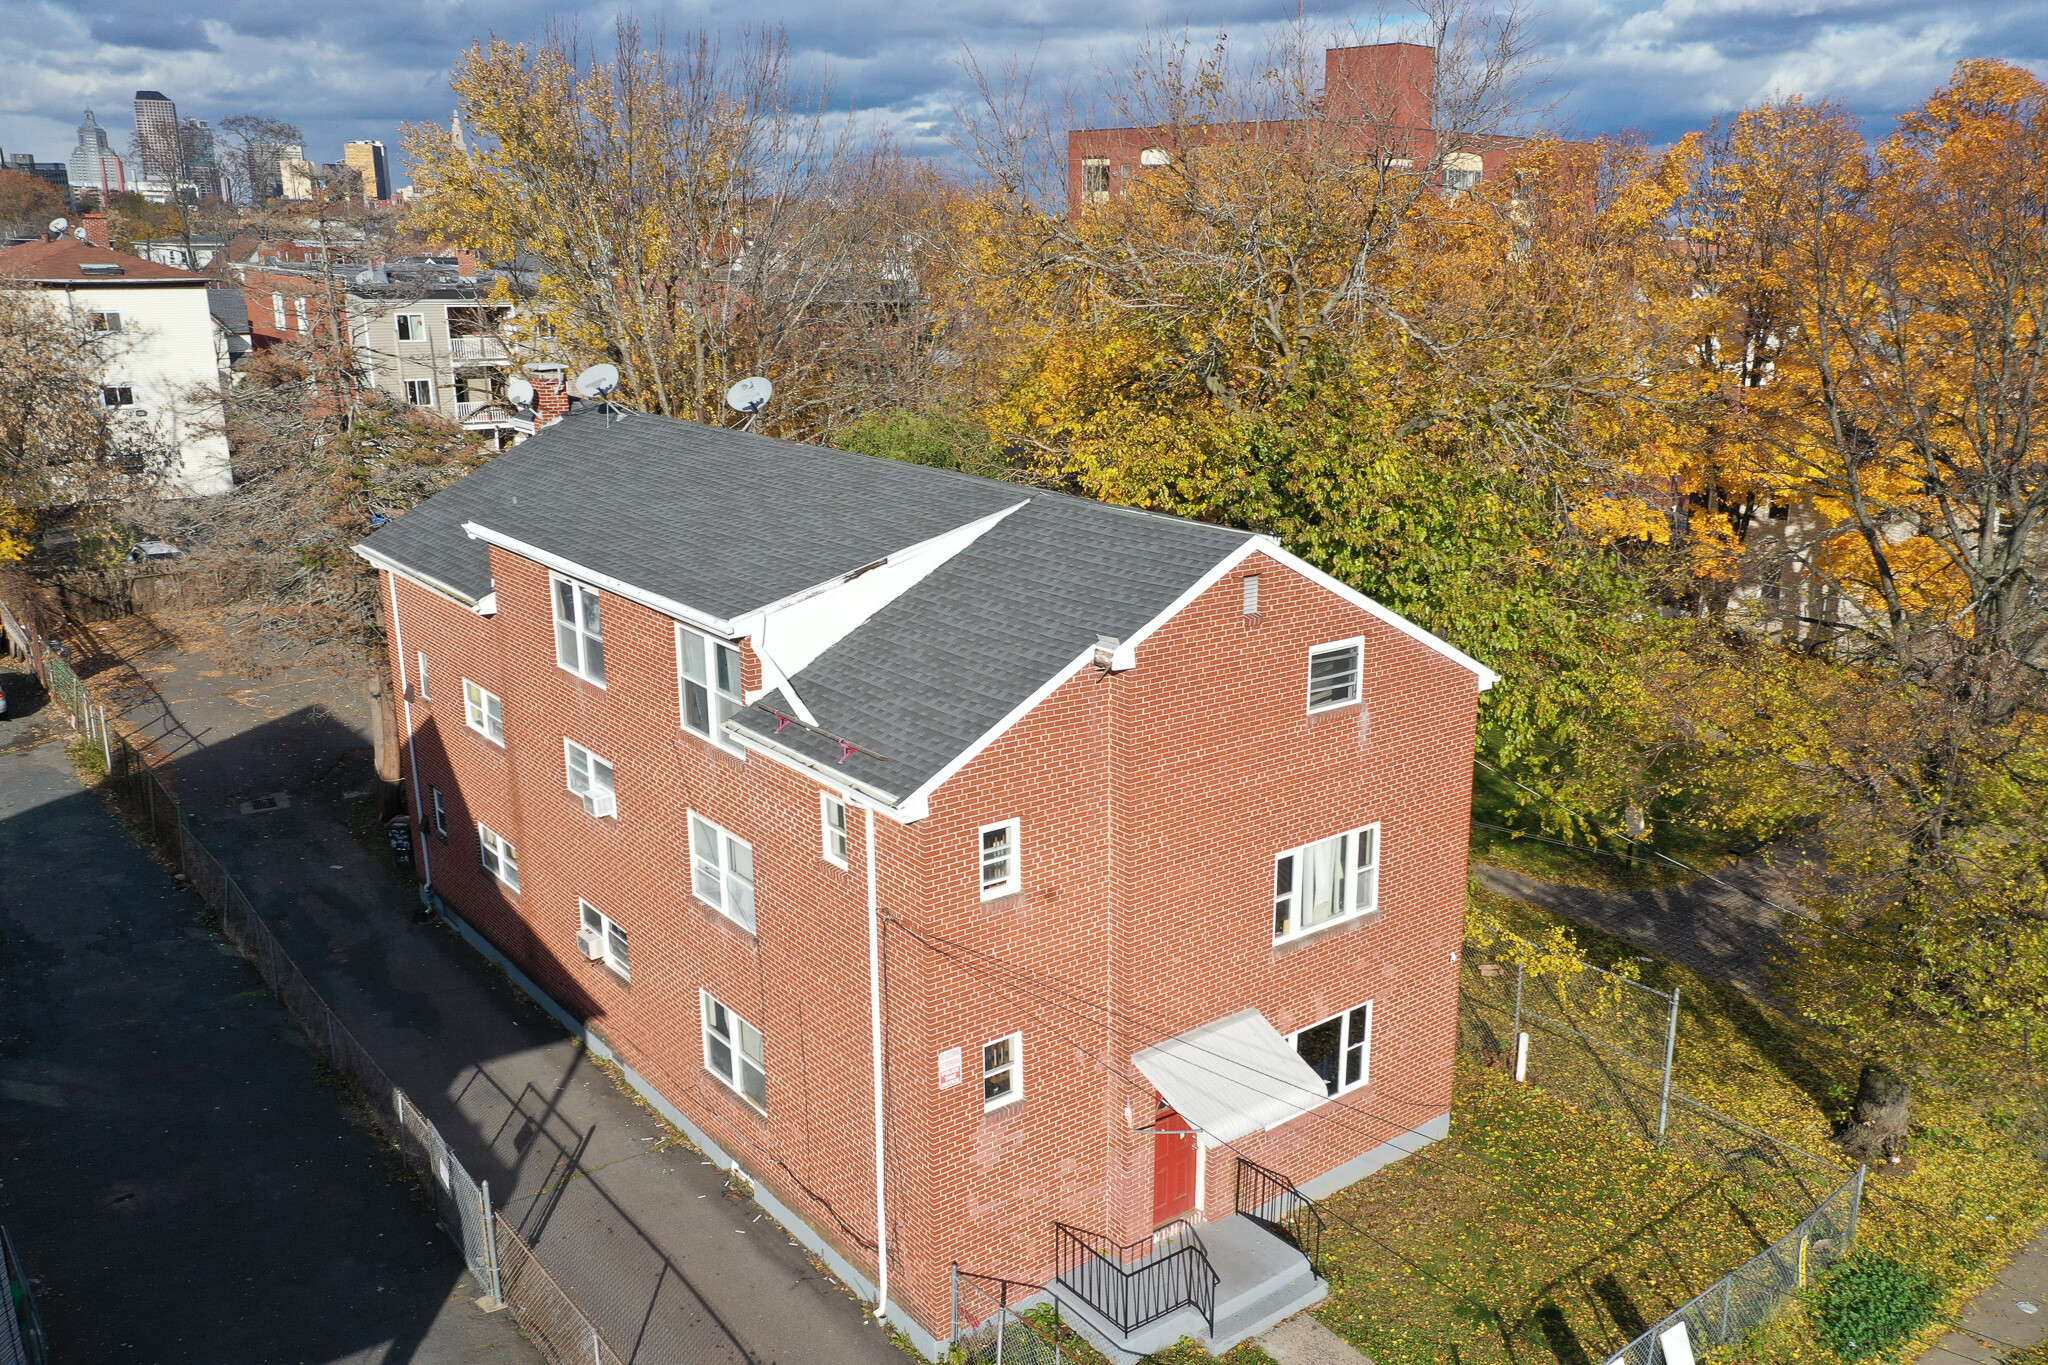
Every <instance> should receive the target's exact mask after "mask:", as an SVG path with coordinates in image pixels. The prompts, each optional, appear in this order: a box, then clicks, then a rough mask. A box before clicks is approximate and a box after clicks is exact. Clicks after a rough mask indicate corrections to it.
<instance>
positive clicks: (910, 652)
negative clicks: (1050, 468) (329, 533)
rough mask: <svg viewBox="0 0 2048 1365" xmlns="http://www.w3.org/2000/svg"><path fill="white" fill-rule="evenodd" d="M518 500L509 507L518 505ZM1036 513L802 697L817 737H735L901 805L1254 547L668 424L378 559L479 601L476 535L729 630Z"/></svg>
mask: <svg viewBox="0 0 2048 1365" xmlns="http://www.w3.org/2000/svg"><path fill="white" fill-rule="evenodd" d="M515 498H516V499H517V501H516V502H515V501H514V499H515ZM1026 499H1028V500H1029V501H1028V503H1027V505H1026V506H1024V507H1023V508H1021V509H1020V510H1018V511H1016V512H1014V513H1012V514H1011V515H1010V516H1007V517H1005V518H1004V519H1003V520H1001V521H1000V522H998V523H997V524H996V525H995V526H994V527H992V528H991V529H989V530H988V531H986V532H985V533H983V534H982V535H981V536H980V537H979V538H978V539H977V540H976V541H975V542H974V543H973V544H972V545H970V546H968V547H967V548H966V549H964V550H962V551H960V552H959V553H958V554H957V555H955V556H954V557H953V558H952V559H950V560H948V561H947V562H946V563H944V564H943V565H941V566H940V567H939V568H937V569H936V570H934V571H933V572H932V573H931V574H930V575H928V576H927V577H926V578H924V579H923V580H922V581H921V582H919V583H918V584H916V585H915V586H914V587H912V588H911V589H910V590H909V591H908V592H906V593H904V594H903V595H902V596H901V597H899V598H897V599H896V600H895V601H894V602H892V603H890V604H889V605H888V606H886V607H884V608H883V609H882V610H881V611H879V612H877V613H876V614H875V615H874V616H873V617H872V618H870V619H869V620H867V621H866V622H864V623H863V624H862V625H861V626H859V627H858V628H857V629H855V630H854V631H853V632H852V633H850V634H849V635H847V636H846V637H845V638H844V639H842V640H841V641H839V642H838V643H837V644H836V645H834V646H832V647H831V648H830V649H828V650H826V651H825V652H824V653H823V654H821V655H819V656H818V657H817V658H816V659H814V660H812V661H811V663H810V664H809V665H808V666H807V667H805V668H804V669H803V670H801V671H800V672H799V673H798V674H797V675H796V676H795V677H794V678H793V679H791V682H792V685H793V686H794V687H795V689H796V691H797V693H798V694H799V695H800V696H801V697H802V698H803V700H804V702H805V704H806V705H807V706H808V707H809V708H810V710H811V712H812V714H813V715H814V716H816V718H817V721H818V726H819V729H821V730H824V731H827V732H830V733H831V734H833V735H837V736H843V737H844V738H845V739H846V740H848V741H849V742H851V743H853V744H855V745H858V746H860V752H857V753H855V754H854V755H853V756H852V757H851V758H850V759H848V760H847V761H846V762H845V763H844V764H843V765H842V764H840V762H839V759H840V757H841V750H840V747H839V745H838V744H837V743H835V742H833V740H831V739H829V738H827V737H826V736H824V735H821V734H817V733H814V732H812V731H810V730H808V729H806V728H804V727H802V726H800V725H795V724H792V725H789V726H787V727H785V728H783V729H782V732H781V733H780V734H777V733H776V731H777V728H778V726H779V725H780V724H781V722H780V720H779V719H778V714H777V713H778V712H779V713H780V714H781V715H784V716H786V715H788V714H789V713H790V711H791V707H790V705H789V703H788V701H787V700H786V699H784V697H783V696H782V694H781V693H780V692H779V691H777V692H771V693H769V694H768V695H767V696H764V697H762V698H761V699H760V700H759V701H757V702H756V703H755V704H754V705H753V706H751V707H749V708H747V709H746V710H744V711H742V712H741V713H740V714H739V716H738V717H736V720H735V723H736V724H737V725H738V726H740V727H741V728H743V729H746V730H749V731H751V732H753V733H756V734H758V735H760V736H762V737H764V738H772V739H773V740H774V742H775V743H777V744H779V745H781V746H782V747H784V748H787V749H791V750H794V751H796V752H798V753H801V754H804V755H806V756H808V757H811V758H813V759H816V760H819V761H821V762H823V763H825V764H827V765H829V766H832V767H833V768H835V769H836V770H838V771H840V772H842V773H844V774H845V775H846V776H848V777H851V778H853V779H855V780H858V781H860V782H863V783H865V784H867V785H868V786H870V787H873V788H875V789H878V790H880V791H884V792H888V793H891V794H892V795H894V796H896V797H899V798H901V797H906V796H908V795H910V794H911V793H912V792H914V791H915V790H917V789H918V787H920V786H921V785H923V784H924V782H925V781H926V780H927V779H929V778H931V777H932V776H934V775H935V774H937V773H938V772H939V771H940V770H941V769H943V768H944V767H945V766H946V765H947V764H948V763H950V762H952V761H953V760H954V759H955V758H956V757H958V756H959V755H960V754H961V753H963V752H964V751H965V750H967V749H968V748H969V747H970V746H972V745H973V744H974V742H975V741H976V740H978V739H980V738H981V737H982V736H983V735H985V734H986V733H987V732H988V731H989V730H990V729H992V728H993V727H994V726H995V725H996V724H997V723H998V722H1000V721H1001V720H1002V719H1003V717H1005V716H1007V715H1008V714H1009V713H1010V712H1011V711H1012V710H1014V709H1015V708H1016V707H1017V706H1018V705H1019V704H1020V703H1021V702H1023V701H1025V700H1026V699H1027V698H1029V697H1030V696H1031V695H1032V693H1034V692H1035V691H1037V690H1038V689H1039V688H1040V687H1041V686H1043V685H1044V684H1045V683H1046V682H1047V681H1049V680H1050V679H1051V678H1053V677H1054V676H1055V675H1056V674H1058V673H1059V672H1060V670H1061V669H1063V668H1064V667H1066V666H1067V665H1068V664H1069V663H1071V662H1072V661H1073V660H1074V658H1075V657H1076V656H1077V655H1078V654H1080V653H1081V651H1083V650H1085V649H1087V648H1089V647H1090V646H1091V645H1093V643H1094V642H1095V640H1096V638H1097V637H1098V636H1101V635H1109V636H1114V637H1116V638H1118V639H1123V638H1126V637H1128V636H1130V635H1132V634H1134V633H1135V632H1136V631H1137V630H1138V629H1139V628H1140V627H1142V626H1143V625H1145V624H1146V623H1147V622H1148V621H1150V620H1152V619H1153V618H1154V617H1155V616H1157V615H1158V614H1159V613H1160V612H1161V611H1163V610H1165V609H1166V608H1167V607H1168V606H1170V605H1171V604H1172V603H1173V601H1174V600H1175V599H1176V598H1178V597H1179V596H1180V595H1181V594H1182V593H1183V592H1185V591H1186V590H1187V589H1188V588H1189V587H1190V586H1191V585H1192V584H1193V583H1194V582H1195V581H1196V580H1197V579H1199V578H1200V577H1201V576H1202V575H1203V574H1204V573H1206V572H1207V571H1208V570H1210V569H1211V568H1213V567H1214V566H1215V565H1216V563H1217V562H1218V561H1219V560H1221V559H1223V558H1224V557H1225V556H1227V555H1229V554H1230V553H1231V552H1232V551H1234V550H1236V549H1237V548H1238V547H1239V546H1241V545H1242V544H1243V543H1244V542H1245V540H1246V539H1247V538H1248V533H1246V532H1243V531H1234V530H1229V529H1227V528H1224V527H1218V526H1208V525H1203V524H1201V523H1199V522H1191V521H1182V520H1179V519H1177V518H1172V517H1164V516H1158V515H1155V514H1151V513H1146V512H1138V511H1133V510H1131V509H1128V508H1120V507H1111V506H1107V505H1105V504H1102V503H1096V502H1090V501H1088V500H1086V499H1083V498H1074V497H1068V496H1065V495H1062V494H1057V493H1047V492H1044V491H1042V490H1037V489H1031V488H1025V487H1020V486H1018V485H1016V484H1007V483H1001V482H998V481H995V480H991V479H982V478H977V477H975V476H972V475H967V474H958V473H954V472H952V471H948V470H938V469H930V468H926V467H924V466H920V465H909V464H900V463H897V462H895V461H891V460H880V459H873V458H870V457H868V456H864V455H854V454H850V453H847V452H845V451H838V450H832V449H829V448H826V447H823V446H809V445H798V444H793V443H790V442H786V441H776V440H770V439H768V438H765V437H758V436H749V435H745V434H742V433H739V432H733V431H727V430H723V429H720V428H714V427H705V426H699V425H696V424H694V423H688V422H676V421H670V420H667V419H663V418H652V417H640V416H634V417H628V418H627V419H625V420H624V421H621V422H617V423H614V424H611V425H606V420H605V418H604V417H603V416H602V415H600V414H597V413H594V412H582V413H578V414H576V415H574V416H572V417H571V418H569V419H568V420H567V421H565V422H563V423H561V424H560V425H558V426H555V427H551V428H549V429H548V430H547V431H545V432H543V433H542V434H541V435H539V436H536V437H534V438H533V439H532V440H530V441H527V442H526V443H525V444H523V445H520V446H517V447H515V448H514V449H512V450H511V451H509V452H507V453H506V454H503V455H500V456H498V457H497V458H496V459H495V460H493V461H492V462H491V463H490V464H488V465H486V466H484V467H483V468H482V469H480V470H478V471H477V472H476V473H474V474H471V475H469V476H468V477H467V478H465V479H463V480H462V481H461V482H459V483H457V484H455V485H454V486H453V487H451V488H449V489H448V490H446V491H445V492H442V493H440V494H438V495H437V496H435V497H433V498H431V499H429V500H428V501H427V502H425V503H424V504H422V505H421V506H420V507H418V508H416V509H414V510H413V511H412V512H411V513H409V514H407V515H406V516H405V517H403V518H401V519H399V520H398V521H396V522H394V523H392V524H391V525H390V526H388V527H385V528H384V529H382V530H380V531H378V532H377V533H376V534H375V535H374V536H372V537H371V538H370V540H369V541H368V545H369V546H370V548H372V549H374V550H376V551H377V552H378V553H380V554H382V555H385V556H387V557H389V558H391V559H393V560H396V561H397V562H399V563H401V564H403V565H405V566H407V567H408V568H411V569H413V570H415V571H416V572H424V573H425V574H426V575H428V576H429V577H432V578H434V579H436V580H438V581H441V582H444V583H447V584H449V585H450V586H453V587H457V588H459V589H460V590H461V591H463V592H465V593H466V594H468V595H469V596H471V597H473V598H474V597H481V596H482V595H483V594H484V593H486V592H488V591H489V590H490V583H489V563H488V558H487V556H486V554H485V552H484V547H483V546H482V545H481V544H480V543H478V542H475V541H471V540H468V539H467V538H466V537H465V536H464V534H463V532H462V529H461V528H462V524H463V523H464V522H465V521H476V522H480V523H482V524H483V525H486V526H488V527H490V528H492V529H493V530H497V531H502V532H504V533H505V534H507V535H510V536H513V537H515V538H517V539H519V540H522V541H525V542H527V543H528V544H531V545H534V546H536V547H538V548H541V549H544V550H547V551H549V552H552V553H554V554H558V555H561V556H563V557H564V558H567V559H570V560H573V561H575V562H576V563H579V564H582V565H585V566H587V567H589V568H592V569H595V570H598V571H599V572H602V573H607V574H611V575H613V576H614V577H617V578H620V579H623V580H624V581H626V582H628V583H631V584H632V585H634V586H635V587H639V588H643V589H646V590H648V591H651V592H655V593H659V594H661V595H663V596H665V597H669V598H672V599H673V600H675V601H678V602H681V603H684V604H686V605H688V606H691V607H693V608H697V609H699V610H702V611H707V612H711V613H713V614H715V615H718V616H722V617H726V618H728V619H729V618H731V617H734V616H737V615H740V614H742V613H744V612H746V611H749V610H751V609H753V608H756V607H761V606H765V605H767V604H769V603H771V602H775V601H778V600H780V599H781V598H783V597H786V596H788V595H790V594H791V593H794V592H797V591H800V590H801V589H804V588H808V587H812V586H814V585H816V584H819V583H822V582H825V581H827V580H828V579H831V578H834V577H836V576H838V575H840V574H844V573H847V572H849V571H851V570H853V569H856V568H859V567H861V566H863V565H865V564H870V563H873V562H874V561H875V560H878V559H881V558H883V557H885V556H887V555H889V554H891V553H893V552H895V551H898V550H901V549H903V548H905V547H906V546H909V545H913V544H916V543H918V542H920V541H924V540H929V539H931V538H932V537H934V536H936V535H939V534H941V533H943V532H945V531H949V530H952V529H954V528H956V527H959V526H963V525H965V524H967V523H968V522H971V521H975V520H977V519H979V518H981V517H985V516H987V515H989V514H990V513H992V512H997V511H1000V510H1002V509H1003V508H1006V507H1011V506H1014V505H1015V504H1017V503H1019V502H1023V501H1025V500H1026Z"/></svg>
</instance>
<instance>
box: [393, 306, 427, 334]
mask: <svg viewBox="0 0 2048 1365" xmlns="http://www.w3.org/2000/svg"><path fill="white" fill-rule="evenodd" d="M398 339H399V340H400V341H425V340H426V339H427V315H426V314H425V313H400V314H399V315H398Z"/></svg>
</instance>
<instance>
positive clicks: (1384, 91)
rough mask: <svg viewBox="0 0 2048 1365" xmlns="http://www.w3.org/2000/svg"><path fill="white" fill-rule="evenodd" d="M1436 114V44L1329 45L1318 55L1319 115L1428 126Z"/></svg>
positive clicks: (1420, 126)
mask: <svg viewBox="0 0 2048 1365" xmlns="http://www.w3.org/2000/svg"><path fill="white" fill-rule="evenodd" d="M1435 113H1436V49H1435V48H1433V47H1423V46H1422V45H1420V44H1419V43H1374V44H1373V45H1372V46H1370V47H1333V48H1331V49H1329V50H1328V51H1327V52H1325V53H1324V54H1323V117H1324V118H1326V119H1356V118H1362V119H1370V120H1372V121H1373V122H1375V123H1385V124H1391V125H1392V126H1394V127H1396V128H1428V127H1430V126H1431V125H1432V123H1433V121H1434V118H1435Z"/></svg>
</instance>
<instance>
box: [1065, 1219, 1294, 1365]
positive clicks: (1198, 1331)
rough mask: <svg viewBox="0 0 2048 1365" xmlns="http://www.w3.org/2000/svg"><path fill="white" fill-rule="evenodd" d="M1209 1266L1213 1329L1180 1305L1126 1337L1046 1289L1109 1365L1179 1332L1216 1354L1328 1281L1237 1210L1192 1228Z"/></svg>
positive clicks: (1131, 1364) (1281, 1316) (1132, 1359)
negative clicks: (1213, 1293) (1213, 1302)
mask: <svg viewBox="0 0 2048 1365" xmlns="http://www.w3.org/2000/svg"><path fill="white" fill-rule="evenodd" d="M1198 1231H1199V1232H1200V1233H1201V1237H1202V1243H1203V1245H1204V1247H1206V1248H1207V1250H1208V1253H1209V1264H1210V1265H1211V1266H1212V1267H1213V1268H1214V1269H1215V1271H1216V1274H1217V1277H1218V1282H1217V1285H1216V1330H1215V1332H1214V1333H1211V1332H1210V1330H1209V1324H1208V1322H1207V1321H1206V1320H1204V1318H1203V1317H1202V1315H1201V1314H1200V1313H1198V1312H1196V1311H1195V1310H1194V1309H1192V1308H1181V1309H1178V1310H1176V1311H1175V1312H1173V1313H1169V1314H1168V1315H1167V1316H1165V1317H1163V1318H1161V1319H1159V1320H1158V1321H1157V1322H1152V1323H1148V1324H1146V1325H1145V1326H1143V1327H1140V1328H1139V1329H1138V1330H1137V1331H1135V1332H1132V1333H1130V1334H1129V1335H1128V1336H1126V1335H1125V1334H1124V1333H1122V1332H1120V1331H1118V1330H1117V1329H1116V1327H1115V1326H1114V1325H1113V1324H1112V1323H1110V1322H1108V1321H1107V1320H1106V1319H1104V1318H1103V1316H1102V1315H1101V1314H1100V1313H1097V1312H1096V1311H1095V1310H1094V1309H1092V1308H1090V1307H1089V1306H1088V1305H1087V1304H1085V1303H1083V1302H1082V1301H1081V1298H1080V1296H1079V1295H1078V1294H1076V1293H1074V1291H1073V1290H1072V1289H1070V1288H1069V1287H1068V1286H1067V1285H1066V1284H1064V1283H1062V1282H1060V1281H1058V1280H1055V1281H1054V1282H1053V1283H1052V1284H1051V1285H1050V1286H1049V1288H1050V1290H1051V1292H1052V1294H1053V1297H1054V1298H1056V1299H1058V1300H1059V1305H1060V1317H1061V1319H1062V1320H1063V1321H1064V1322H1065V1323H1066V1324H1067V1326H1069V1327H1071V1328H1073V1329H1074V1330H1075V1331H1076V1332H1079V1333H1080V1334H1081V1335H1082V1336H1084V1337H1086V1338H1087V1339H1088V1342H1089V1344H1090V1345H1092V1346H1094V1347H1095V1349H1096V1350H1098V1351H1100V1352H1102V1354H1103V1355H1104V1356H1105V1357H1107V1358H1108V1359H1109V1360H1110V1361H1111V1362H1113V1365H1137V1362H1138V1361H1140V1360H1141V1359H1143V1358H1144V1357H1145V1356H1148V1355H1151V1354H1153V1353H1154V1352H1156V1351H1163V1350H1165V1349H1166V1348H1167V1347H1169V1346H1172V1345H1174V1344H1175V1343H1176V1342H1178V1341H1179V1340H1180V1339H1181V1338H1182V1337H1193V1338H1194V1339H1195V1340H1196V1341H1199V1342H1200V1343H1202V1345H1203V1347H1204V1348H1206V1349H1207V1350H1208V1352H1209V1354H1211V1355H1219V1356H1220V1355H1222V1354H1223V1353H1224V1352H1226V1351H1229V1350H1231V1349H1232V1348H1234V1347H1236V1346H1237V1345H1238V1344H1239V1343H1240V1342H1243V1341H1246V1340H1249V1339H1250V1338H1252V1337H1255V1336H1257V1335H1259V1334H1260V1333H1261V1332H1264V1331H1267V1330H1269V1329H1270V1328H1272V1327H1273V1326H1274V1325H1275V1324H1276V1323H1280V1322H1283V1321H1285V1320H1286V1319H1288V1318H1291V1317H1293V1316H1294V1315H1295V1314H1296V1313H1299V1312H1300V1311H1301V1310H1302V1309H1304V1308H1307V1307H1309V1306H1310V1305H1311V1304H1316V1303H1320V1302H1321V1301H1322V1300H1323V1298H1324V1297H1325V1296H1326V1295H1328V1294H1329V1292H1330V1286H1329V1285H1328V1284H1327V1283H1325V1282H1324V1281H1322V1280H1320V1279H1318V1278H1316V1274H1315V1272H1314V1271H1313V1270H1312V1269H1310V1267H1309V1263H1308V1258H1307V1257H1306V1256H1303V1255H1302V1254H1301V1253H1300V1252H1299V1251H1296V1250H1295V1249H1294V1248H1293V1247H1291V1246H1289V1245H1288V1244H1287V1243H1286V1242H1284V1241H1282V1240H1281V1239H1280V1238H1278V1237H1275V1236H1274V1235H1273V1234H1272V1233H1270V1232H1268V1231H1266V1230H1265V1229H1264V1228H1262V1227H1260V1226H1259V1225H1258V1224H1257V1223H1254V1222H1253V1221H1252V1220H1251V1219H1249V1218H1246V1217H1244V1216H1243V1215H1242V1214H1237V1215H1233V1216H1231V1217H1229V1218H1225V1219H1223V1220H1222V1221H1221V1222H1216V1223H1209V1224H1205V1225H1204V1226H1203V1227H1201V1228H1200V1229H1198Z"/></svg>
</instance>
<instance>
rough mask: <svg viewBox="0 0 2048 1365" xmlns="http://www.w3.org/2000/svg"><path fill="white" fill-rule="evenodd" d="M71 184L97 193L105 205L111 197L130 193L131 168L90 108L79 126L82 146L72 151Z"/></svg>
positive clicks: (80, 144)
mask: <svg viewBox="0 0 2048 1365" xmlns="http://www.w3.org/2000/svg"><path fill="white" fill-rule="evenodd" d="M71 183H72V185H73V187H75V188H77V189H81V190H97V191H98V192H99V196H100V203H101V204H103V205H104V204H105V203H106V202H107V196H108V195H110V194H125V193H127V191H128V167H127V165H126V164H125V163H124V162H123V161H122V160H121V157H120V155H119V154H118V153H117V152H115V151H114V148H113V146H112V145H111V144H110V143H109V142H108V141H107V130H106V129H104V128H102V127H100V124H99V120H98V119H96V118H94V117H93V116H92V110H90V109H88V110H86V111H85V122H83V123H81V124H79V125H78V145H77V146H76V147H74V148H72V149H71Z"/></svg>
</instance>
